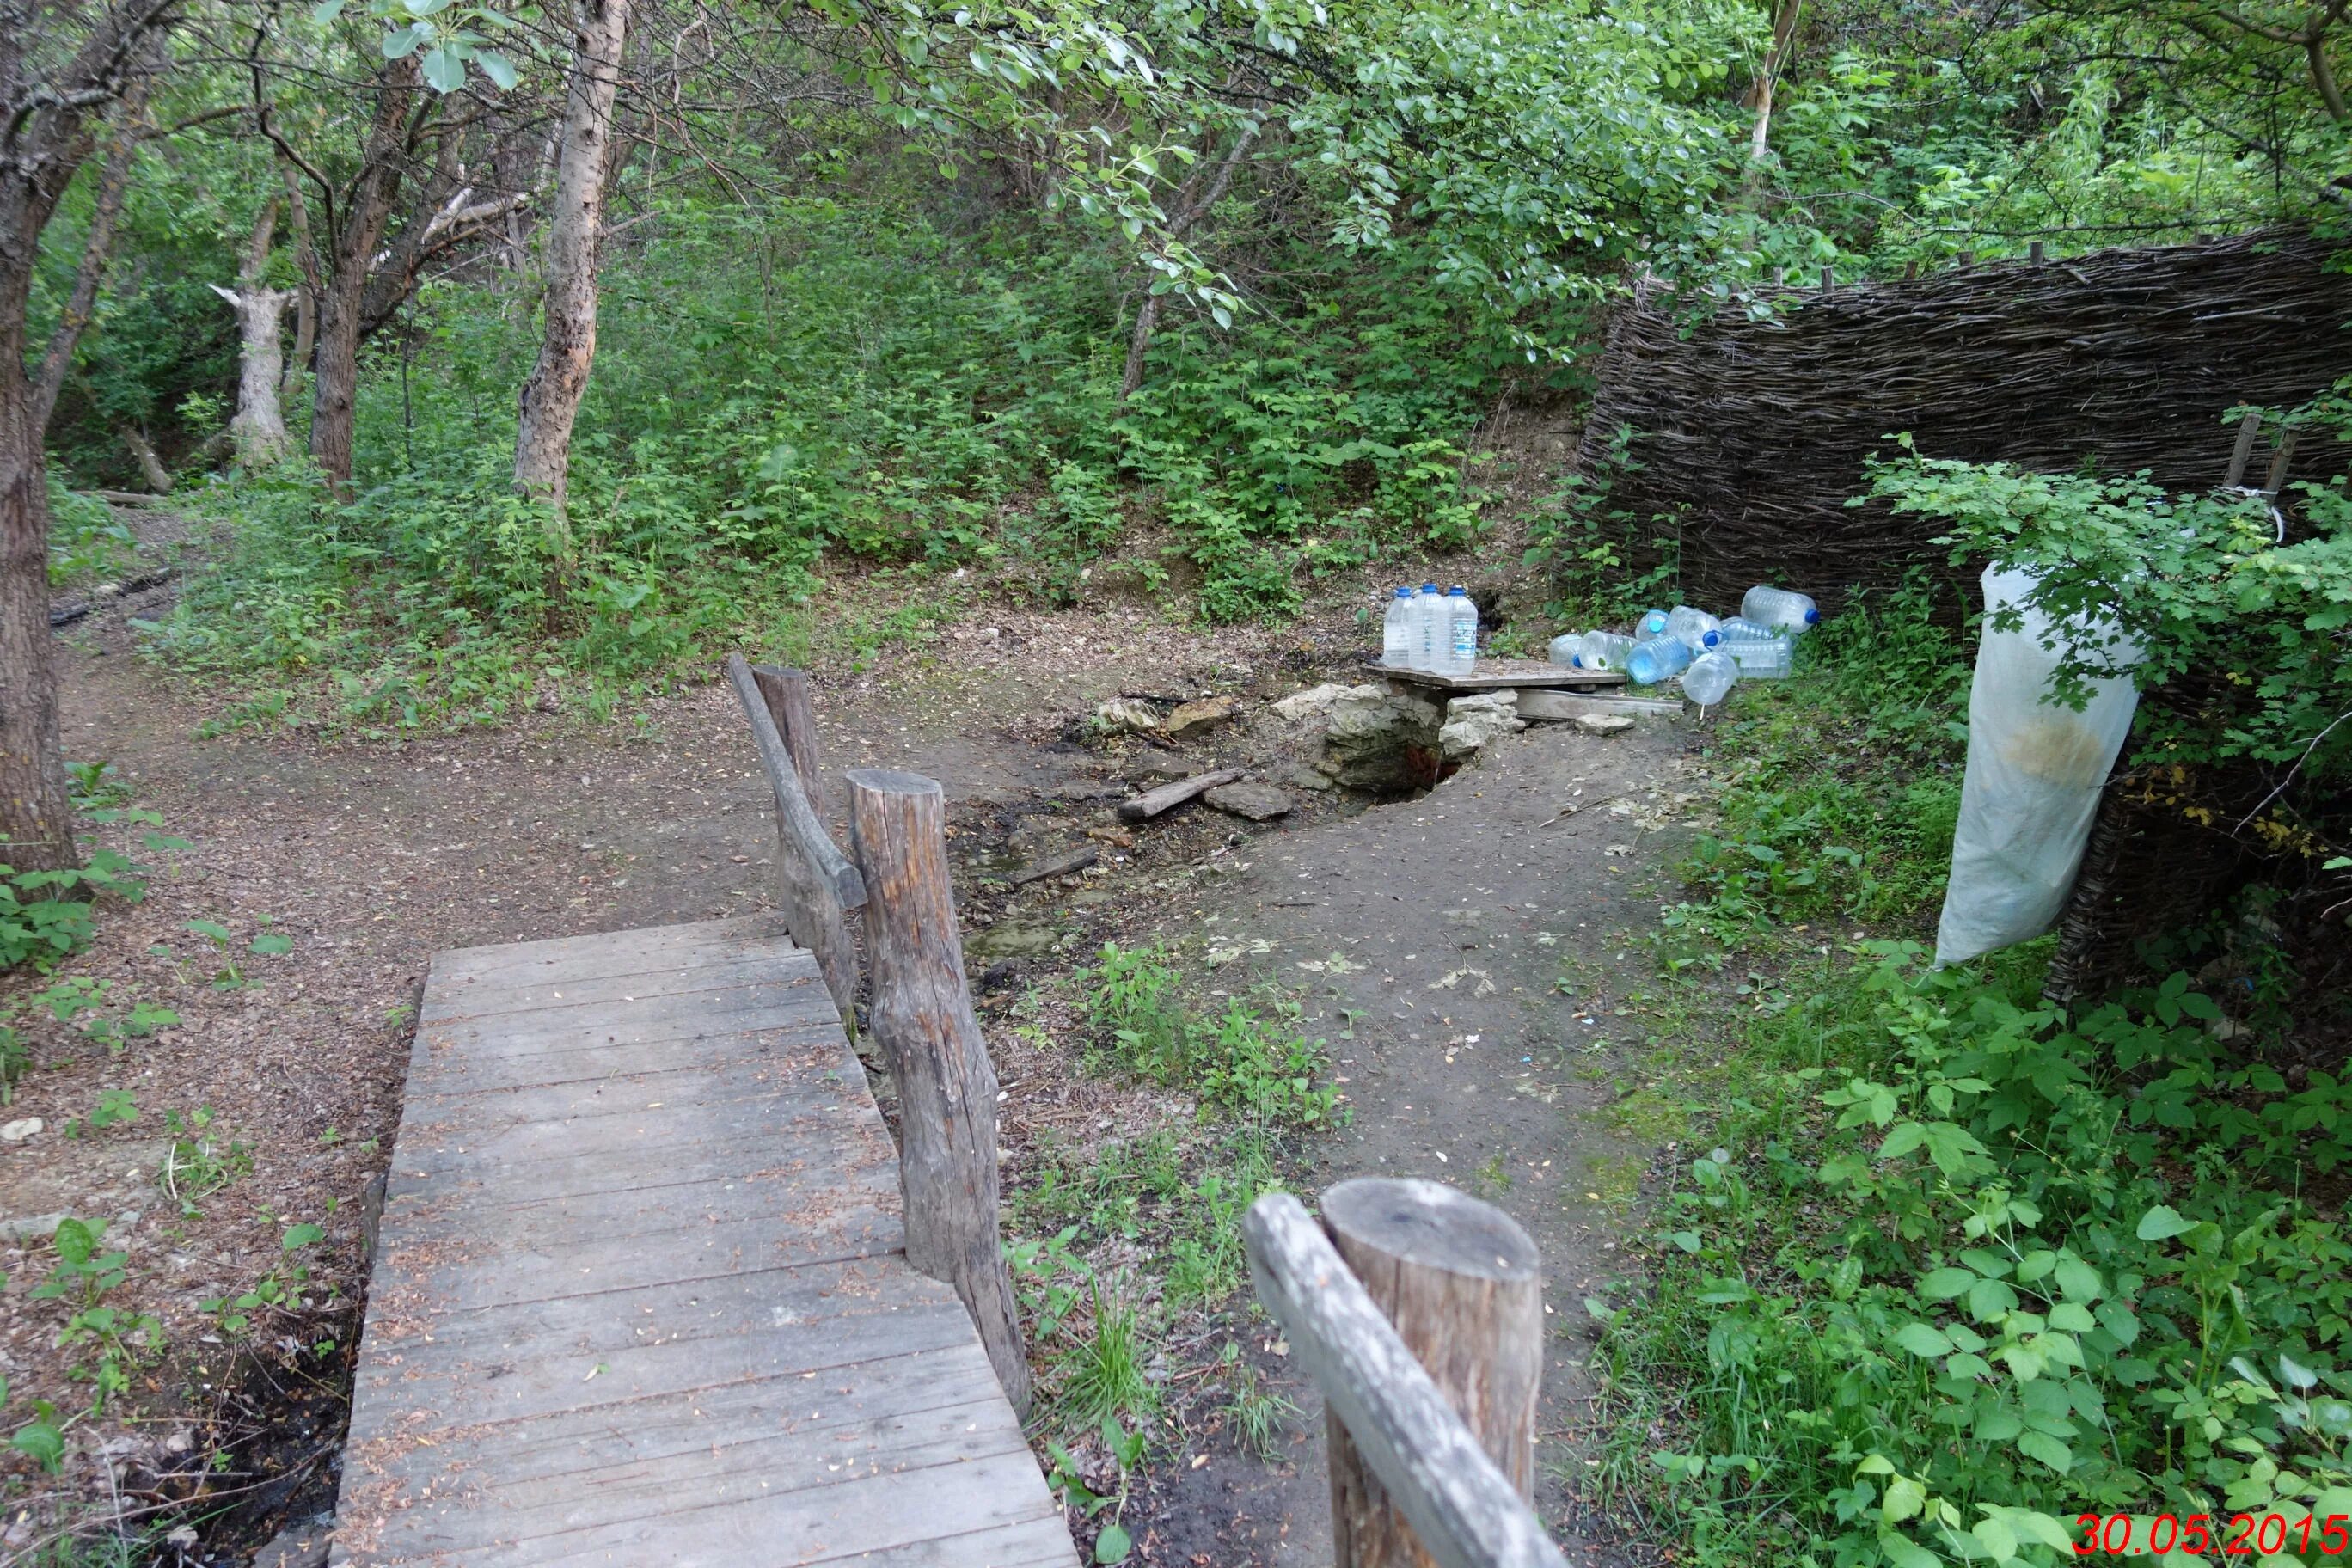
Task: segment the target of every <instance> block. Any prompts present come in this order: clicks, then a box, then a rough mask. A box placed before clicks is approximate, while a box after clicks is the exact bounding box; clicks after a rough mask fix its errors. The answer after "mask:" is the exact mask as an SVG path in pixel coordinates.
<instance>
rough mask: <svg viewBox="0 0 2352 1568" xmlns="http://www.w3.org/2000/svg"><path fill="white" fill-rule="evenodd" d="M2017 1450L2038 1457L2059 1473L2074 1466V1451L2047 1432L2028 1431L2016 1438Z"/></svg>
mask: <svg viewBox="0 0 2352 1568" xmlns="http://www.w3.org/2000/svg"><path fill="white" fill-rule="evenodd" d="M2017 1451H2018V1452H2019V1453H2021V1454H2022V1455H2024V1456H2025V1457H2026V1458H2029V1459H2039V1460H2041V1461H2042V1463H2043V1464H2045V1465H2047V1466H2049V1467H2050V1468H2052V1469H2053V1470H2055V1471H2057V1472H2058V1473H2059V1474H2060V1475H2062V1476H2063V1475H2064V1474H2065V1473H2066V1472H2067V1471H2069V1470H2071V1469H2073V1468H2074V1450H2073V1449H2071V1448H2069V1447H2066V1445H2065V1444H2063V1443H2061V1442H2060V1441H2059V1440H2058V1439H2057V1438H2055V1437H2053V1436H2050V1434H2049V1433H2047V1432H2028V1433H2026V1434H2024V1435H2023V1436H2021V1437H2019V1438H2018V1440H2017Z"/></svg>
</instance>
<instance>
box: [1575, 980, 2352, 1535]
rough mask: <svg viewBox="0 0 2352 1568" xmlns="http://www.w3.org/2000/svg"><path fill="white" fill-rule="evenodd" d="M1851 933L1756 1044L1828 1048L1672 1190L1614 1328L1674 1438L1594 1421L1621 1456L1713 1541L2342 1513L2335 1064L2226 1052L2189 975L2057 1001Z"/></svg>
mask: <svg viewBox="0 0 2352 1568" xmlns="http://www.w3.org/2000/svg"><path fill="white" fill-rule="evenodd" d="M1857 951H1858V953H1859V955H1860V962H1858V963H1854V964H1853V965H1851V966H1843V967H1841V968H1839V969H1837V970H1835V971H1834V972H1825V973H1824V975H1823V977H1822V982H1821V986H1820V989H1819V990H1818V991H1817V992H1816V993H1815V994H1814V996H1813V997H1812V999H1811V1001H1809V1002H1808V1003H1807V1004H1806V1005H1804V1007H1802V1008H1801V1009H1791V1010H1790V1011H1789V1012H1787V1013H1784V1014H1781V1015H1780V1016H1775V1017H1771V1018H1769V1019H1767V1020H1765V1021H1764V1022H1762V1023H1761V1024H1759V1026H1758V1028H1757V1031H1756V1038H1755V1040H1754V1042H1753V1044H1754V1047H1755V1048H1757V1049H1758V1050H1759V1051H1761V1052H1763V1053H1765V1058H1766V1059H1767V1060H1776V1059H1777V1060H1779V1061H1781V1062H1791V1061H1792V1060H1810V1061H1814V1062H1826V1063H1828V1064H1830V1065H1827V1066H1803V1067H1793V1066H1792V1067H1790V1068H1788V1069H1787V1070H1783V1071H1781V1072H1780V1073H1777V1074H1775V1075H1772V1076H1771V1077H1770V1078H1769V1079H1767V1080H1766V1083H1765V1086H1764V1092H1763V1093H1761V1094H1759V1095H1756V1096H1753V1097H1751V1099H1752V1101H1753V1103H1750V1104H1749V1105H1748V1109H1747V1110H1745V1112H1744V1113H1743V1114H1742V1115H1741V1117H1740V1118H1739V1119H1738V1122H1737V1124H1736V1125H1735V1126H1733V1127H1731V1128H1728V1129H1727V1130H1726V1131H1724V1132H1723V1133H1722V1134H1721V1135H1722V1136H1724V1137H1725V1138H1726V1139H1727V1141H1729V1142H1733V1143H1734V1145H1735V1146H1738V1147H1741V1148H1743V1149H1745V1150H1747V1151H1748V1152H1747V1153H1745V1154H1744V1155H1743V1156H1741V1157H1739V1158H1737V1159H1735V1158H1734V1157H1733V1156H1732V1155H1731V1154H1730V1153H1729V1152H1721V1153H1720V1154H1718V1155H1717V1156H1713V1157H1709V1158H1705V1159H1701V1160H1698V1161H1696V1162H1694V1163H1690V1164H1689V1165H1687V1166H1686V1167H1685V1172H1684V1173H1683V1176H1682V1179H1679V1180H1677V1182H1676V1183H1675V1190H1674V1192H1673V1193H1672V1194H1670V1195H1669V1196H1668V1198H1667V1199H1666V1201H1665V1204H1664V1209H1663V1211H1662V1213H1663V1218H1662V1230H1661V1233H1660V1235H1659V1237H1658V1243H1659V1246H1658V1258H1659V1263H1658V1272H1657V1278H1656V1279H1655V1281H1654V1285H1653V1287H1652V1289H1653V1294H1652V1296H1651V1298H1650V1300H1648V1301H1647V1302H1646V1303H1644V1304H1643V1305H1642V1306H1641V1307H1640V1308H1638V1309H1637V1310H1631V1311H1628V1312H1625V1313H1622V1314H1621V1315H1618V1316H1616V1317H1615V1318H1614V1319H1613V1320H1612V1322H1611V1324H1610V1328H1609V1331H1608V1334H1607V1338H1606V1353H1607V1358H1608V1361H1609V1363H1610V1367H1611V1372H1612V1377H1613V1378H1616V1379H1618V1380H1620V1381H1621V1382H1622V1384H1623V1385H1624V1386H1625V1387H1627V1388H1630V1389H1643V1388H1652V1389H1654V1388H1657V1387H1659V1385H1660V1383H1661V1380H1663V1381H1664V1382H1667V1383H1679V1384H1683V1385H1684V1392H1682V1393H1681V1394H1679V1395H1676V1396H1673V1397H1674V1398H1675V1402H1676V1404H1677V1405H1679V1408H1680V1413H1681V1415H1683V1416H1684V1418H1685V1425H1684V1426H1683V1428H1682V1433H1683V1436H1682V1437H1681V1440H1680V1441H1679V1442H1677V1443H1676V1444H1675V1446H1674V1447H1671V1448H1666V1449H1658V1450H1655V1451H1651V1452H1646V1453H1645V1452H1642V1451H1641V1450H1643V1449H1645V1448H1647V1447H1648V1445H1647V1444H1645V1443H1643V1440H1642V1439H1641V1437H1640V1436H1639V1435H1638V1433H1639V1427H1638V1426H1632V1427H1625V1428H1621V1431H1622V1432H1623V1433H1624V1436H1622V1437H1621V1438H1620V1439H1619V1444H1620V1447H1619V1448H1618V1451H1617V1452H1616V1453H1615V1455H1614V1456H1613V1459H1614V1462H1615V1465H1616V1467H1617V1473H1618V1475H1619V1476H1620V1477H1621V1478H1622V1479H1628V1480H1631V1481H1633V1484H1639V1485H1643V1486H1652V1485H1656V1486H1661V1487H1662V1488H1663V1489H1664V1494H1665V1495H1666V1496H1668V1497H1670V1498H1671V1500H1672V1507H1673V1509H1674V1510H1675V1511H1676V1512H1678V1513H1685V1514H1687V1515H1688V1516H1689V1517H1690V1518H1691V1519H1692V1521H1693V1529H1694V1531H1695V1533H1696V1538H1697V1539H1698V1540H1699V1541H1700V1542H1703V1543H1704V1550H1703V1551H1702V1553H1701V1560H1702V1561H1706V1562H1720V1563H1734V1562H1738V1563H1759V1562H1770V1561H1787V1562H1794V1561H1797V1560H1798V1559H1799V1557H1800V1556H1801V1555H1808V1554H1810V1555H1812V1556H1813V1557H1815V1558H1816V1560H1828V1559H1834V1560H1836V1561H1840V1562H1847V1563H1857V1564H1864V1563H1894V1564H1901V1565H1905V1568H1908V1565H1910V1564H1913V1563H1937V1562H1962V1561H1970V1560H1974V1559H1976V1558H1978V1557H1980V1556H1990V1557H1991V1558H1992V1559H1993V1560H1996V1561H2001V1562H2010V1561H2023V1562H2028V1563H2056V1562H2061V1561H2064V1560H2066V1558H2067V1557H2068V1556H2070V1555H2071V1550H2070V1545H2069V1542H2070V1540H2071V1536H2070V1533H2069V1531H2068V1530H2067V1528H2066V1527H2065V1525H2064V1524H2063V1523H2060V1524H2057V1525H2054V1526H2053V1523H2052V1518H2053V1516H2056V1517H2059V1518H2061V1519H2063V1520H2064V1521H2071V1520H2072V1518H2073V1516H2074V1514H2075V1513H2076V1512H2078V1511H2083V1510H2101V1511H2109V1512H2112V1511H2117V1510H2136V1509H2137V1510H2151V1509H2154V1508H2157V1507H2162V1508H2165V1509H2167V1510H2175V1511H2178V1512H2179V1513H2181V1514H2183V1515H2185V1514H2187V1513H2189V1512H2191V1511H2195V1510H2207V1511H2211V1512H2214V1513H2217V1514H2221V1513H2227V1512H2231V1511H2252V1512H2254V1513H2257V1514H2260V1513H2263V1512H2266V1511H2271V1510H2277V1511H2280V1512H2282V1513H2284V1514H2285V1515H2286V1516H2287V1517H2288V1519H2289V1520H2290V1521H2294V1520H2298V1519H2300V1518H2301V1516H2302V1514H2303V1513H2304V1511H2305V1510H2307V1509H2316V1510H2317V1511H2318V1512H2320V1513H2322V1514H2323V1515H2324V1514H2326V1512H2329V1511H2331V1510H2334V1511H2341V1510H2344V1509H2345V1508H2346V1507H2347V1502H2346V1499H2347V1497H2352V1491H2347V1489H2352V1451H2347V1442H2352V1402H2347V1397H2346V1396H2347V1395H2352V1368H2347V1367H2346V1366H2344V1365H2343V1364H2341V1349H2342V1346H2343V1344H2344V1342H2345V1339H2346V1333H2347V1328H2352V1238H2347V1236H2346V1234H2345V1232H2344V1229H2343V1226H2342V1224H2341V1221H2340V1220H2339V1219H2336V1218H2333V1217H2330V1216H2328V1215H2326V1213H2324V1212H2323V1211H2322V1210H2321V1209H2319V1208H2318V1207H2316V1206H2315V1205H2314V1204H2313V1203H2312V1202H2311V1201H2310V1200H2309V1199H2308V1198H2306V1197H2303V1196H2299V1195H2296V1194H2297V1191H2298V1189H2299V1187H2300V1186H2301V1185H2302V1183H2303V1174H2302V1173H2303V1172H2305V1171H2306V1170H2310V1171H2321V1172H2325V1171H2329V1170H2335V1169H2338V1168H2341V1167H2342V1166H2344V1164H2345V1163H2347V1161H2352V1091H2348V1090H2347V1087H2346V1085H2345V1084H2343V1083H2342V1082H2339V1081H2338V1080H2337V1079H2336V1078H2335V1077H2333V1076H2331V1075H2328V1074H2326V1073H2322V1072H2318V1071H2314V1072H2313V1073H2312V1074H2311V1075H2310V1081H2309V1084H2308V1086H2307V1087H2305V1088H2304V1089H2299V1090H2294V1089H2289V1087H2288V1086H2287V1084H2286V1083H2285V1082H2284V1080H2283V1079H2281V1078H2280V1077H2279V1076H2278V1075H2277V1074H2276V1073H2274V1072H2273V1071H2271V1070H2270V1069H2268V1068H2263V1067H2260V1066H2256V1065H2251V1064H2248V1063H2246V1062H2243V1061H2241V1060H2236V1059H2233V1058H2229V1057H2227V1056H2226V1055H2224V1054H2223V1053H2222V1052H2221V1051H2220V1050H2219V1049H2218V1048H2217V1047H2216V1046H2215V1044H2214V1042H2213V1039H2212V1037H2211V1036H2210V1034H2209V1032H2208V1031H2207V1030H2206V1029H2205V1028H2204V1027H2203V1025H2204V1024H2205V1022H2207V1021H2208V1020H2210V1019H2211V1018H2214V1017H2217V1016H2219V1014H2218V1011H2217V1010H2216V1009H2215V1007H2214V1005H2213V1004H2212V1003H2211V1002H2210V1000H2209V999H2207V998H2206V997H2204V996H2202V995H2200V994H2198V993H2197V992H2195V991H2194V990H2192V989H2190V988H2189V983H2188V981H2187V979H2186V977H2184V976H2179V975H2175V976H2174V977H2173V978H2172V979H2171V980H2169V981H2168V982H2166V984H2164V985H2163V986H2162V987H2161V988H2160V989H2159V990H2158V991H2156V992H2153V993H2149V994H2143V995H2137V996H2134V997H2130V998H2126V999H2125V1000H2123V1001H2120V1002H2117V1003H2113V1004H2108V1005H2103V1006H2100V1007H2097V1008H2095V1009H2092V1010H2090V1011H2087V1012H2085V1013H2084V1014H2082V1015H2080V1016H2070V1015H2068V1014H2067V1013H2066V1012H2064V1011H2063V1010H2062V1009H2060V1008H2057V1007H2054V1006H2053V1005H2049V1004H2047V1003H2043V1002H2042V1001H2041V999H2040V998H2039V997H2038V996H2036V995H2034V994H2033V987H2034V985H2035V984H2036V983H2037V977H2036V976H2034V975H2033V974H2032V972H2031V969H2030V967H2029V966H2025V965H2017V966H2012V968H2011V971H2010V972H2009V973H2005V974H1999V975H1994V976H1985V975H1982V974H1979V973H1974V972H1971V971H1959V970H1953V971H1940V972H1937V971H1930V972H1926V973H1921V972H1920V971H1919V968H1918V966H1919V964H1920V962H1921V960H1922V958H1923V952H1922V950H1921V949H1920V948H1918V947H1917V946H1916V944H1911V943H1905V942H1872V943H1866V944H1864V945H1863V946H1862V947H1861V948H1860V949H1858V950H1857ZM1643 1471H1646V1474H1645V1475H1638V1476H1637V1472H1643ZM2323 1505H2324V1506H2323ZM2053 1530H2054V1531H2055V1533H2054V1534H2053Z"/></svg>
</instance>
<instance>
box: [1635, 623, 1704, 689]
mask: <svg viewBox="0 0 2352 1568" xmlns="http://www.w3.org/2000/svg"><path fill="white" fill-rule="evenodd" d="M1690 662H1691V646H1690V644H1688V643H1686V642H1685V641H1683V639H1682V638H1680V637H1668V636H1666V635H1665V634H1664V632H1660V633H1659V634H1658V635H1657V636H1656V637H1652V638H1650V639H1649V640H1648V641H1647V642H1642V643H1636V644H1634V645H1633V652H1632V653H1630V654H1627V655H1626V656H1625V673H1626V674H1627V675H1629V676H1631V677H1632V678H1633V684H1635V685H1636V686H1655V685H1656V684H1658V682H1660V681H1661V680H1672V679H1674V678H1675V676H1677V675H1680V674H1681V673H1682V672H1683V671H1684V670H1685V669H1688V668H1690Z"/></svg>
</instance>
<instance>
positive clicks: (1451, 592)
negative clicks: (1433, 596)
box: [1445, 583, 1468, 599]
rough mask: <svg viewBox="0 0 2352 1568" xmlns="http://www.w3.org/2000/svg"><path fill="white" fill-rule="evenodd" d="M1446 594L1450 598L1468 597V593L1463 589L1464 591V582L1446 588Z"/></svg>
mask: <svg viewBox="0 0 2352 1568" xmlns="http://www.w3.org/2000/svg"><path fill="white" fill-rule="evenodd" d="M1445 596H1446V597H1447V598H1449V599H1461V598H1467V597H1468V595H1465V593H1463V591H1462V584H1459V583H1456V584H1454V586H1452V587H1451V588H1448V589H1446V590H1445Z"/></svg>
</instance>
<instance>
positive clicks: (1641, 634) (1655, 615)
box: [1633, 610, 1666, 642]
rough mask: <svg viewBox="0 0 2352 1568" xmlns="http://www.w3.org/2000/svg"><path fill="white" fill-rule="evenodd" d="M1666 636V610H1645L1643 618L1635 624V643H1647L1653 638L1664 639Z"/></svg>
mask: <svg viewBox="0 0 2352 1568" xmlns="http://www.w3.org/2000/svg"><path fill="white" fill-rule="evenodd" d="M1665 635H1666V612H1665V611H1664V610H1643V612H1642V616H1641V618H1640V619H1639V620H1637V621H1635V622H1634V623H1633V640H1634V641H1635V642H1647V641H1649V640H1650V639H1651V638H1652V637H1664V636H1665Z"/></svg>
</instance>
